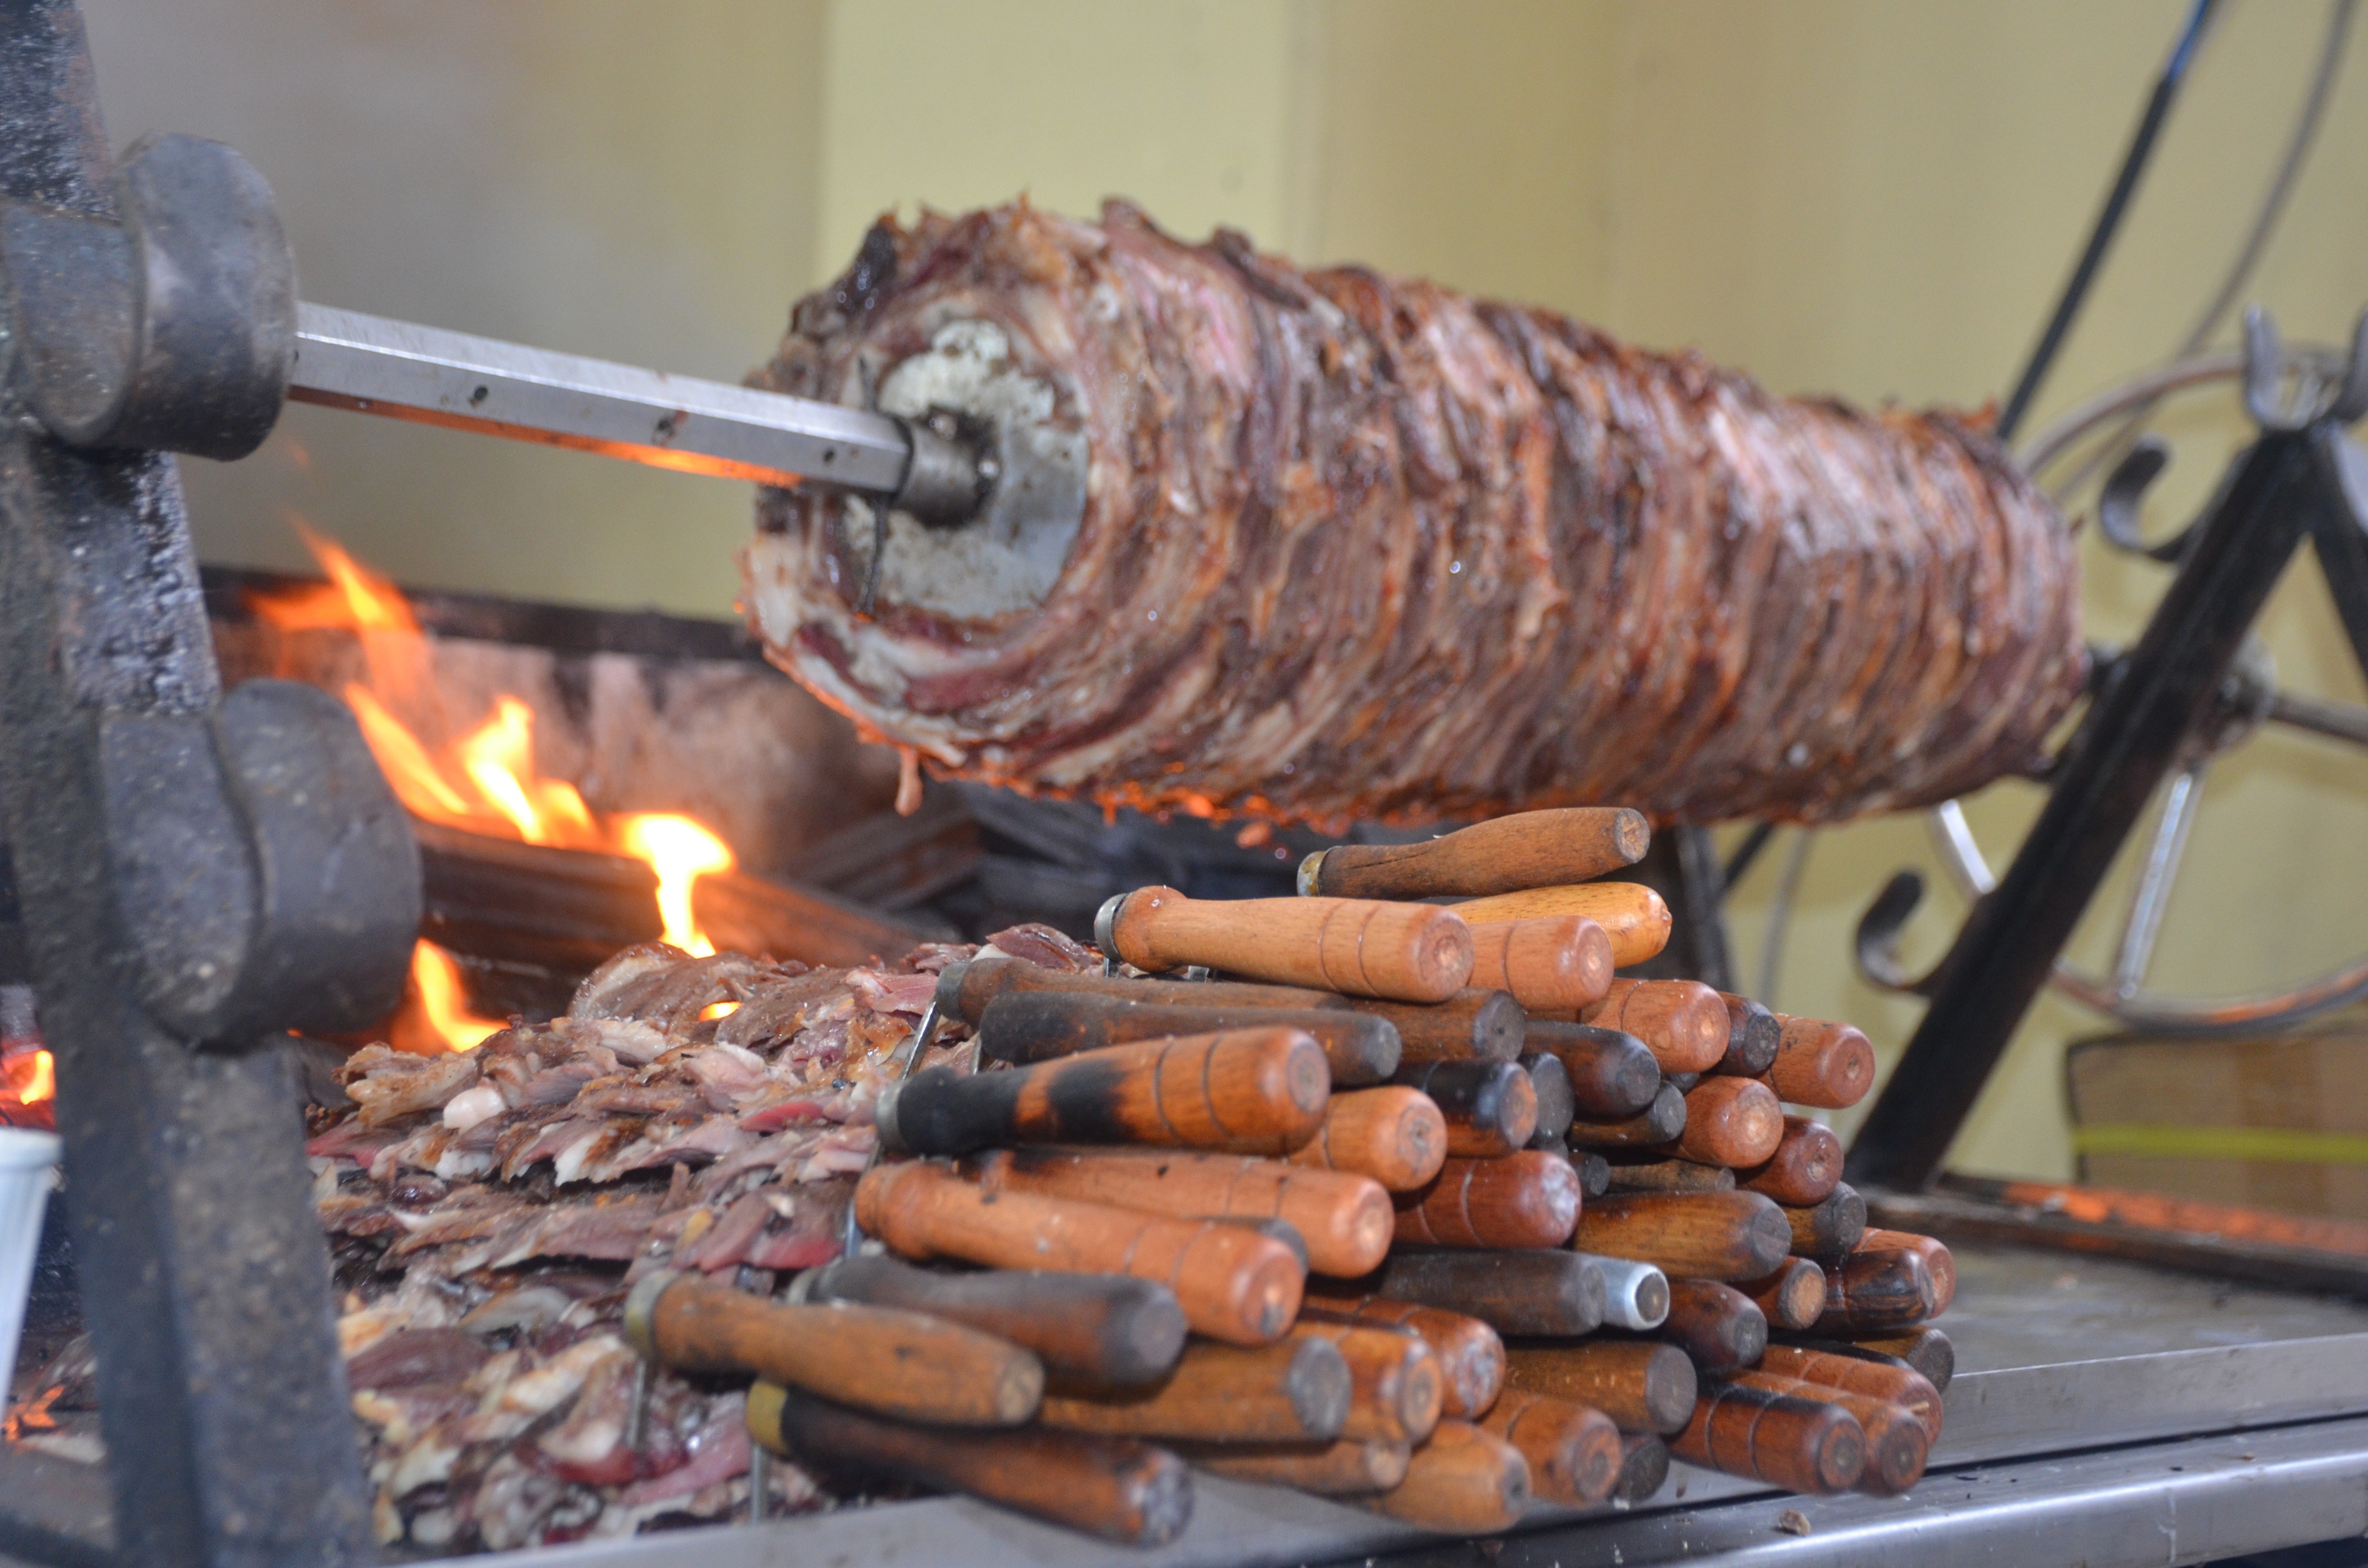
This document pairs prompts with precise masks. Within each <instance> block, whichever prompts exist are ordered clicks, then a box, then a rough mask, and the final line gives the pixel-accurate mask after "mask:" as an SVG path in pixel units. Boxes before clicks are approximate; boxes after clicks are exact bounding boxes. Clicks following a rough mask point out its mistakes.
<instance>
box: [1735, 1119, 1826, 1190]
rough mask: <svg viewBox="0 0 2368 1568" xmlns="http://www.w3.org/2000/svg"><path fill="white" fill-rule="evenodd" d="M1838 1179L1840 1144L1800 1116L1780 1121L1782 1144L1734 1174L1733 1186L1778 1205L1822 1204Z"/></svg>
mask: <svg viewBox="0 0 2368 1568" xmlns="http://www.w3.org/2000/svg"><path fill="white" fill-rule="evenodd" d="M1841 1179H1842V1141H1841V1140H1840V1139H1839V1138H1837V1137H1835V1136H1834V1130H1833V1129H1832V1128H1830V1127H1827V1126H1825V1125H1823V1124H1822V1123H1819V1122H1815V1121H1811V1120H1810V1119H1808V1118H1806V1117H1804V1116H1788V1117H1786V1118H1785V1119H1784V1138H1783V1142H1780V1143H1778V1144H1777V1145H1776V1152H1775V1153H1772V1154H1770V1155H1769V1156H1768V1158H1767V1160H1766V1162H1765V1163H1764V1164H1761V1165H1754V1166H1753V1167H1752V1168H1751V1169H1749V1170H1748V1171H1738V1172H1736V1185H1737V1186H1738V1187H1742V1188H1743V1189H1744V1190H1745V1191H1747V1192H1756V1193H1759V1195H1760V1196H1761V1197H1763V1198H1772V1199H1775V1200H1776V1201H1777V1202H1779V1203H1785V1204H1791V1205H1794V1206H1796V1207H1806V1206H1808V1205H1810V1204H1813V1203H1822V1202H1824V1201H1825V1200H1826V1196H1827V1194H1828V1193H1830V1192H1832V1191H1833V1189H1834V1187H1835V1184H1837V1183H1838V1182H1839V1181H1840V1180H1841Z"/></svg>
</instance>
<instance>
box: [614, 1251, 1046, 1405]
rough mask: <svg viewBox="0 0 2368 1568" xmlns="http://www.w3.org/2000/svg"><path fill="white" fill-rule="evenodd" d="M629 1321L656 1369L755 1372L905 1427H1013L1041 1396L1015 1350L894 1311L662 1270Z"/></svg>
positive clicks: (957, 1327)
mask: <svg viewBox="0 0 2368 1568" xmlns="http://www.w3.org/2000/svg"><path fill="white" fill-rule="evenodd" d="M626 1321H627V1334H628V1336H629V1337H630V1338H632V1341H633V1343H634V1346H635V1347H636V1348H637V1349H639V1350H640V1351H641V1353H642V1354H643V1357H645V1358H648V1359H650V1360H652V1361H655V1362H658V1363H660V1364H662V1365H665V1366H668V1367H674V1368H677V1369H681V1370H683V1371H691V1372H748V1373H754V1374H756V1375H757V1377H760V1378H770V1379H772V1380H774V1381H777V1382H784V1383H791V1384H794V1385H795V1386H797V1387H799V1388H802V1389H805V1390H808V1391H809V1392H814V1393H819V1394H822V1395H825V1397H827V1398H830V1399H834V1400H837V1401H839V1402H840V1403H845V1404H853V1405H859V1406H861V1407H863V1408H865V1409H868V1410H874V1411H878V1412H881V1413H882V1414H883V1415H894V1416H899V1417H902V1418H904V1419H906V1420H917V1421H928V1422H931V1423H933V1424H936V1425H939V1426H1017V1425H1018V1424H1019V1423H1020V1422H1022V1421H1025V1420H1027V1419H1028V1418H1029V1417H1030V1416H1031V1415H1034V1414H1035V1413H1036V1406H1037V1401H1038V1400H1039V1399H1041V1398H1042V1395H1043V1392H1044V1368H1043V1366H1042V1363H1040V1362H1039V1361H1038V1360H1037V1359H1036V1358H1035V1357H1034V1356H1032V1355H1030V1353H1029V1352H1027V1351H1025V1350H1022V1349H1021V1348H1019V1346H1016V1345H1013V1344H1010V1343H1009V1342H1008V1341H1006V1340H1001V1339H996V1338H995V1337H993V1336H992V1335H985V1334H981V1333H979V1332H978V1331H977V1330H976V1329H973V1328H964V1327H962V1325H961V1324H952V1323H947V1322H945V1321H943V1320H942V1319H939V1318H931V1317H923V1316H922V1315H921V1314H920V1313H918V1312H904V1311H901V1310H899V1309H897V1308H894V1307H855V1306H782V1305H780V1304H778V1303H776V1302H773V1301H768V1300H766V1299H765V1298H764V1297H761V1296H755V1295H751V1294H749V1293H748V1292H747V1291H746V1290H734V1289H733V1288H732V1287H730V1286H728V1285H719V1284H716V1283H715V1282H713V1281H712V1280H710V1279H707V1278H702V1277H700V1276H698V1275H684V1274H675V1273H672V1272H669V1271H666V1270H660V1271H659V1272H657V1273H655V1274H652V1275H650V1276H648V1277H647V1278H644V1279H643V1280H642V1281H641V1283H640V1284H639V1285H637V1286H636V1287H635V1289H634V1290H633V1292H632V1297H631V1299H630V1301H629V1303H628V1311H627V1313H626Z"/></svg>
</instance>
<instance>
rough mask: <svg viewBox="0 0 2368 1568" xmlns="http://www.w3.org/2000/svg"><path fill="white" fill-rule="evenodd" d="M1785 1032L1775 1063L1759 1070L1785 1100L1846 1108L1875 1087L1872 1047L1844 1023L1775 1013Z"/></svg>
mask: <svg viewBox="0 0 2368 1568" xmlns="http://www.w3.org/2000/svg"><path fill="white" fill-rule="evenodd" d="M1778 1017H1779V1021H1781V1022H1782V1024H1783V1026H1784V1028H1783V1033H1782V1036H1781V1037H1780V1038H1779V1040H1778V1041H1777V1046H1776V1061H1775V1064H1774V1065H1772V1066H1770V1068H1769V1069H1768V1071H1767V1073H1766V1074H1763V1076H1764V1078H1765V1080H1766V1082H1767V1085H1768V1086H1769V1087H1770V1088H1771V1089H1773V1090H1775V1091H1776V1096H1777V1097H1778V1098H1779V1099H1782V1100H1783V1101H1784V1102H1785V1103H1786V1104H1788V1105H1807V1106H1816V1107H1819V1108H1822V1109H1826V1110H1846V1109H1848V1108H1850V1107H1851V1106H1854V1105H1856V1104H1858V1102H1859V1101H1861V1100H1862V1099H1864V1098H1865V1097H1866V1092H1867V1091H1868V1090H1869V1089H1872V1088H1873V1087H1874V1047H1873V1046H1872V1045H1870V1044H1868V1043H1867V1039H1866V1036H1864V1035H1862V1034H1861V1033H1860V1032H1859V1031H1858V1030H1856V1029H1854V1028H1851V1027H1850V1025H1848V1024H1835V1023H1827V1022H1826V1021H1825V1020H1824V1019H1822V1018H1787V1017H1782V1015H1781V1014H1780V1015H1778Z"/></svg>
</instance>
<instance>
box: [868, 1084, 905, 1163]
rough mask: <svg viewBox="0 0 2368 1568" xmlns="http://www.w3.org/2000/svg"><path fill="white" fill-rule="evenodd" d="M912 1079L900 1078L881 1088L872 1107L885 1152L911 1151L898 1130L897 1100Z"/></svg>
mask: <svg viewBox="0 0 2368 1568" xmlns="http://www.w3.org/2000/svg"><path fill="white" fill-rule="evenodd" d="M910 1081H911V1080H909V1079H899V1080H898V1081H896V1082H895V1083H894V1084H891V1085H888V1086H887V1087H886V1088H884V1089H882V1090H881V1091H880V1098H879V1099H878V1100H877V1101H876V1102H875V1103H874V1104H873V1106H872V1108H871V1121H872V1125H873V1127H874V1128H875V1129H877V1131H878V1132H879V1136H880V1152H881V1153H883V1154H904V1153H911V1151H910V1150H908V1149H906V1148H905V1140H904V1138H903V1137H902V1136H901V1135H900V1134H899V1133H898V1132H897V1131H896V1101H897V1100H898V1099H899V1098H901V1097H902V1096H903V1095H904V1092H905V1084H906V1083H908V1082H910Z"/></svg>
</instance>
